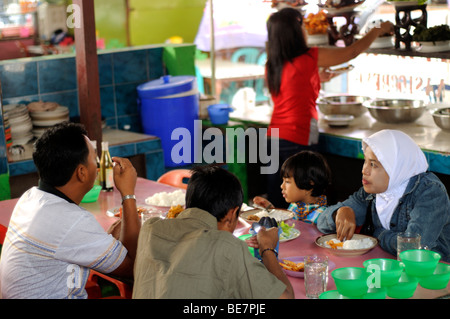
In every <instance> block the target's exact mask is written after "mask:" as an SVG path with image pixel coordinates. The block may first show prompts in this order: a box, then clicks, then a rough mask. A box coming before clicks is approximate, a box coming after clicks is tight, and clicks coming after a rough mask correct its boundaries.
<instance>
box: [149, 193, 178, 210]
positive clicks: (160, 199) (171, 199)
mask: <svg viewBox="0 0 450 319" xmlns="http://www.w3.org/2000/svg"><path fill="white" fill-rule="evenodd" d="M185 197H186V194H185V192H184V191H183V190H181V189H178V190H176V191H173V192H159V193H156V194H153V195H152V196H149V197H147V198H146V199H145V203H146V204H147V205H152V206H158V207H167V208H169V207H172V206H177V205H181V206H184V205H185V203H186V200H185Z"/></svg>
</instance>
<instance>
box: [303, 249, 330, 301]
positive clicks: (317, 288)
mask: <svg viewBox="0 0 450 319" xmlns="http://www.w3.org/2000/svg"><path fill="white" fill-rule="evenodd" d="M304 263H305V269H304V278H305V292H306V297H308V298H311V299H317V298H319V296H320V294H321V293H323V292H324V291H326V290H327V285H328V256H325V255H310V256H305V259H304Z"/></svg>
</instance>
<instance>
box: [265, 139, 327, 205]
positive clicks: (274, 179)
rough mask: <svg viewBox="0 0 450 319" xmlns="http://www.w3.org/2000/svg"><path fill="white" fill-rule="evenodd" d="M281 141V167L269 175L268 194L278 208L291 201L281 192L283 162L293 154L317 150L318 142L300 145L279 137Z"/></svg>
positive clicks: (269, 146)
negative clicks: (285, 198)
mask: <svg viewBox="0 0 450 319" xmlns="http://www.w3.org/2000/svg"><path fill="white" fill-rule="evenodd" d="M270 139H271V138H270V137H269V138H268V140H267V149H268V150H269V152H270V153H269V154H272V153H271V152H272V150H271V145H272V143H271V141H270ZM278 141H279V162H278V163H279V167H278V171H277V172H276V173H274V174H269V175H267V196H268V200H269V201H270V202H271V203H272V204H273V205H274V206H275V207H277V208H287V207H288V206H289V203H286V201H285V200H284V197H283V195H282V194H281V184H282V183H283V179H282V177H281V176H280V171H281V166H282V165H283V163H284V162H285V161H286V160H287V159H288V158H289V157H290V156H292V155H294V154H296V153H298V152H300V151H304V150H310V151H317V150H318V147H319V146H318V144H314V145H309V146H308V145H300V144H296V143H293V142H290V141H286V140H283V139H278Z"/></svg>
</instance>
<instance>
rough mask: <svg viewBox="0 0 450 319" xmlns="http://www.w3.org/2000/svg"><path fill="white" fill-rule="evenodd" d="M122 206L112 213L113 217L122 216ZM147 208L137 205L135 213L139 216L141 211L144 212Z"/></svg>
mask: <svg viewBox="0 0 450 319" xmlns="http://www.w3.org/2000/svg"><path fill="white" fill-rule="evenodd" d="M122 209H123V208H122V207H120V208H119V211H118V212H117V213H115V214H114V217H119V218H122ZM146 210H147V209H146V208H144V207H137V213H138V215H139V217H141V215H142V213H143V212H145V211H146Z"/></svg>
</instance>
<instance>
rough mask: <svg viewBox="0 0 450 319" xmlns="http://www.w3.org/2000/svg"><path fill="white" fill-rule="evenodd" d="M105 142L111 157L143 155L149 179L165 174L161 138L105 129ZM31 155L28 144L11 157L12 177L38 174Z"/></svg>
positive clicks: (10, 169) (10, 172)
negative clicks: (22, 151) (23, 151)
mask: <svg viewBox="0 0 450 319" xmlns="http://www.w3.org/2000/svg"><path fill="white" fill-rule="evenodd" d="M103 140H104V141H109V142H110V146H109V151H110V153H111V156H119V157H131V156H134V155H139V154H143V155H144V156H145V167H146V178H147V179H151V180H156V179H158V177H159V176H161V175H162V174H163V173H164V172H165V170H164V157H163V150H162V147H161V140H160V139H159V138H157V137H155V136H150V135H145V134H140V133H134V132H127V131H120V130H112V129H105V130H103ZM31 154H32V150H31V144H27V145H26V147H25V153H24V154H22V156H15V157H12V156H10V157H9V159H10V163H9V174H10V176H18V175H24V174H28V173H33V172H36V167H35V166H34V163H33V160H32V158H31Z"/></svg>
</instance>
